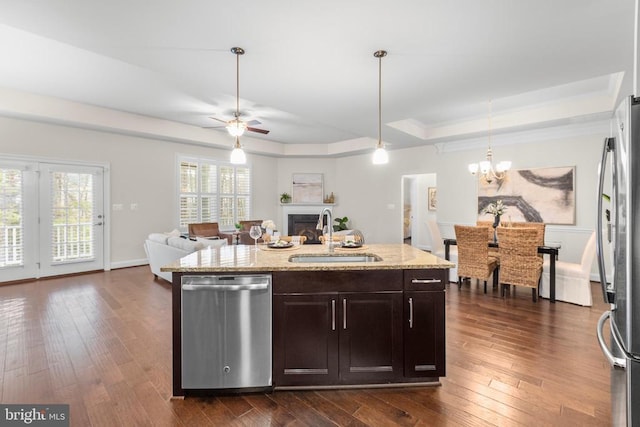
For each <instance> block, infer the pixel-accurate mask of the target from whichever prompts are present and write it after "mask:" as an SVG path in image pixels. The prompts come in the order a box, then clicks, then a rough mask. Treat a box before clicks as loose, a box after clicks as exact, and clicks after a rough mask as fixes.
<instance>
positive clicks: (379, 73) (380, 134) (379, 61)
mask: <svg viewBox="0 0 640 427" xmlns="http://www.w3.org/2000/svg"><path fill="white" fill-rule="evenodd" d="M381 146H382V55H380V56H378V147H381Z"/></svg>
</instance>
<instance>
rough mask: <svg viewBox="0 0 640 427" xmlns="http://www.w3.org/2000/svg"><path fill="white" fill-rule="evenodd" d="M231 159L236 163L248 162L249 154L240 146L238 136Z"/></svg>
mask: <svg viewBox="0 0 640 427" xmlns="http://www.w3.org/2000/svg"><path fill="white" fill-rule="evenodd" d="M230 161H231V163H232V164H234V165H244V164H245V163H247V155H246V154H245V153H244V150H243V149H242V147H241V146H240V140H239V139H238V137H237V136H236V143H235V145H234V146H233V150H232V151H231V157H230Z"/></svg>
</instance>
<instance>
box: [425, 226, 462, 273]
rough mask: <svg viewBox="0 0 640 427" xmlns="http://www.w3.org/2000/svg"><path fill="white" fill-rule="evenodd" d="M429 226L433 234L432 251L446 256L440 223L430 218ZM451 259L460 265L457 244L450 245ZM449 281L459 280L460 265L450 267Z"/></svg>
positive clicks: (442, 256)
mask: <svg viewBox="0 0 640 427" xmlns="http://www.w3.org/2000/svg"><path fill="white" fill-rule="evenodd" d="M427 226H428V228H429V234H431V253H432V254H434V255H435V256H437V257H440V258H444V242H443V240H442V235H441V234H440V229H439V228H438V224H437V223H436V222H435V221H434V220H432V219H430V220H427ZM449 261H451V262H452V263H454V264H455V265H456V266H457V265H458V247H457V246H449ZM449 281H450V282H457V281H458V267H453V268H450V269H449Z"/></svg>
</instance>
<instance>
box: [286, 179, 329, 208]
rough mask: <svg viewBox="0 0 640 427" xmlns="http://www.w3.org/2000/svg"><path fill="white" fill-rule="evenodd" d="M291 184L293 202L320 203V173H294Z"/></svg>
mask: <svg viewBox="0 0 640 427" xmlns="http://www.w3.org/2000/svg"><path fill="white" fill-rule="evenodd" d="M291 186H292V190H293V191H292V195H293V203H309V204H321V203H322V195H323V193H322V192H323V189H322V174H321V173H294V174H293V176H292V184H291Z"/></svg>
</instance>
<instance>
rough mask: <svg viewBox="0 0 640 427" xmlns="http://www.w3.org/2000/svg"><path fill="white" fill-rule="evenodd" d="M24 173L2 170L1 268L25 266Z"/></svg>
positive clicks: (0, 174)
mask: <svg viewBox="0 0 640 427" xmlns="http://www.w3.org/2000/svg"><path fill="white" fill-rule="evenodd" d="M22 206H23V199H22V172H21V171H20V170H18V169H2V168H0V268H2V267H12V266H21V265H23V261H24V260H23V251H24V246H23V217H22Z"/></svg>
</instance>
